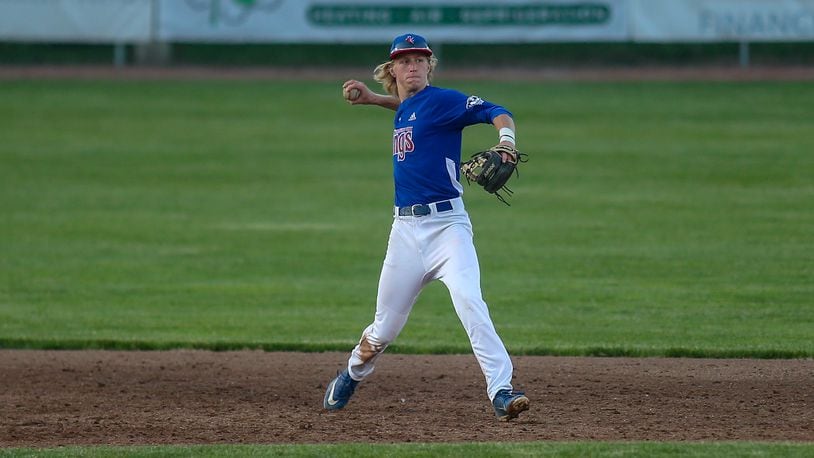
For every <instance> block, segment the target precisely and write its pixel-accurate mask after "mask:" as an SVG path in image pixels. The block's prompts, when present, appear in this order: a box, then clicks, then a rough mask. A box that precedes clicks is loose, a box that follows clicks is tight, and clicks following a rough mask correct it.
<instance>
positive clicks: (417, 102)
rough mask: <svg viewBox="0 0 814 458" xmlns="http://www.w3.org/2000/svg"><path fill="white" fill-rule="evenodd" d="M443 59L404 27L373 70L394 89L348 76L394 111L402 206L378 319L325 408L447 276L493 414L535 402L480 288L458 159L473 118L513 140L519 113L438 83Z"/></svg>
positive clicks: (362, 99) (336, 402)
mask: <svg viewBox="0 0 814 458" xmlns="http://www.w3.org/2000/svg"><path fill="white" fill-rule="evenodd" d="M436 64H437V59H436V58H435V56H433V54H432V50H431V49H430V47H429V45H428V44H427V41H426V40H425V39H424V38H423V37H421V36H419V35H416V34H406V35H401V36H398V37H396V38H395V40H393V44H392V46H391V48H390V60H389V61H387V62H384V63H383V64H381V65H379V66H378V67H376V70H375V73H374V76H375V78H376V81H378V82H380V83H382V86H383V87H384V89H385V91H387V93H388V94H389V95H384V94H376V93H373V92H372V91H371V90H370V89H368V87H367V86H366V85H365V84H364V83H361V82H359V81H355V80H350V81H347V82H346V83H345V84H344V86H343V89H344V91H345V94H346V97H347V98H348V99H349V100H348V101H349V102H350V103H351V104H353V105H356V104H372V105H378V106H382V107H386V108H389V109H392V110H395V111H396V115H395V120H394V130H393V177H394V182H395V208H394V221H393V226H392V228H391V232H390V240H389V242H388V246H387V254H386V256H385V260H384V265H383V266H382V271H381V276H380V278H379V289H378V296H377V300H376V314H375V317H374V320H373V323H372V324H370V325H369V326H368V327H367V328H366V329H365V330H364V331H363V332H362V338H361V339H360V341H359V344H358V345H356V347H355V348H354V349H353V351H352V352H351V355H350V359H349V360H348V367H347V369H346V370H345V371H343V372H342V373H340V374H339V375H338V376H337V377H336V378H335V379H333V380H332V381H331V383H329V384H328V388H327V390H326V393H325V398H324V401H323V405H324V407H325V408H326V409H328V410H338V409H341V408H343V407H345V405H346V404H347V403H348V401H349V400H350V398H351V395H352V394H353V392H354V390H355V389H356V385H357V384H358V383H359V382H361V381H362V380H364V379H365V378H367V377H368V376H369V375H370V374H371V373H372V372H373V369H374V364H375V362H376V360H377V359H378V358H379V357H380V356H381V354H382V352H383V351H384V349H385V348H386V347H387V345H388V344H390V343H391V342H392V341H393V340H394V339H395V338H396V336H398V334H399V333H400V332H401V330H402V328H403V327H404V325H405V324H406V322H407V318H408V316H409V314H410V311H411V309H412V307H413V304H414V303H415V301H416V299H417V298H418V295H419V293H420V292H421V290H422V289H423V287H424V286H425V285H427V284H428V283H429V282H430V281H433V280H440V281H442V282H443V283H444V284H445V285H446V287H447V289H448V290H449V292H450V295H451V297H452V303H453V305H454V307H455V312H456V313H457V314H458V317H459V318H460V320H461V323H462V324H463V326H464V328H465V329H466V333H467V335H468V336H469V341H470V343H471V345H472V350H473V352H474V353H475V357H476V358H477V360H478V363H479V364H480V368H481V370H482V371H483V374H484V376H485V377H486V389H487V395H488V396H489V399H490V400H491V401H492V406H493V407H494V409H495V414H496V415H497V417H498V418H499V419H501V420H509V419H512V418H515V417H517V416H518V415H519V414H520V413H521V412H523V411H525V410H528V408H529V400H528V398H527V397H526V396H524V395H523V393H520V392H515V391H513V390H512V385H511V379H512V369H513V368H512V362H511V359H510V358H509V354H508V353H507V352H506V348H505V347H504V345H503V342H502V341H501V340H500V337H499V336H498V335H497V332H496V331H495V327H494V325H493V324H492V320H491V318H490V316H489V310H488V307H487V305H486V303H485V302H484V301H483V298H482V294H481V288H480V267H479V265H478V258H477V254H476V252H475V246H474V244H473V242H472V224H471V222H470V220H469V215H468V214H467V212H466V210H465V209H464V204H463V200H462V199H461V195H462V194H463V187H462V186H461V183H460V165H461V164H460V162H461V138H462V131H463V129H464V128H465V127H466V126H469V125H473V124H478V123H488V124H493V125H494V126H495V128H496V129H497V130H498V132H499V142H500V143H501V144H507V145H512V146H513V145H514V143H515V134H514V129H515V126H514V121H513V120H512V116H511V113H509V111H508V110H506V109H505V108H503V107H501V106H498V105H495V104H492V103H489V102H487V101H484V100H482V99H481V98H479V97H476V96H466V95H465V94H462V93H460V92H457V91H453V90H450V89H442V88H438V87H434V86H431V85H430V82H431V79H432V72H433V70H434V68H435V66H436ZM357 91H358V92H357ZM349 94H353V95H354V96H356V98H354V97H353V96H350V95H349ZM351 99H352V100H351ZM503 156H504V157H503V159H504V161H507V160H508V161H513V162H516V161H517V157H514V156H512V155H510V154H507V153H504V154H503Z"/></svg>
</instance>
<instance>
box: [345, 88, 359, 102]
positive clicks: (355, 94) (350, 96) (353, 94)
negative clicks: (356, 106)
mask: <svg viewBox="0 0 814 458" xmlns="http://www.w3.org/2000/svg"><path fill="white" fill-rule="evenodd" d="M360 95H362V91H360V90H359V89H356V88H351V89H350V90H348V91H345V98H346V99H347V100H356V99H358V98H359V96H360Z"/></svg>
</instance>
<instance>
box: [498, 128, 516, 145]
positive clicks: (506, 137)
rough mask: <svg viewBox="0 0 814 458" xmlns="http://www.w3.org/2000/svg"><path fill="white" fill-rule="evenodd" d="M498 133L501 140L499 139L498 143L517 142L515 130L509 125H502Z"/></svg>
mask: <svg viewBox="0 0 814 458" xmlns="http://www.w3.org/2000/svg"><path fill="white" fill-rule="evenodd" d="M498 133H499V134H500V140H498V143H501V142H509V143H511V144H512V145H514V144H516V143H517V141H516V140H515V136H514V131H513V130H511V129H509V128H508V127H501V128H500V130H499V131H498Z"/></svg>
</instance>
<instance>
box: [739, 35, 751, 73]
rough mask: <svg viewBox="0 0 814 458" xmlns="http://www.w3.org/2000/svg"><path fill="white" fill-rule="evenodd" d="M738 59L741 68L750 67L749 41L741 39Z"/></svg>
mask: <svg viewBox="0 0 814 458" xmlns="http://www.w3.org/2000/svg"><path fill="white" fill-rule="evenodd" d="M738 60H739V61H740V65H741V68H748V67H749V42H748V41H741V42H740V46H739V47H738Z"/></svg>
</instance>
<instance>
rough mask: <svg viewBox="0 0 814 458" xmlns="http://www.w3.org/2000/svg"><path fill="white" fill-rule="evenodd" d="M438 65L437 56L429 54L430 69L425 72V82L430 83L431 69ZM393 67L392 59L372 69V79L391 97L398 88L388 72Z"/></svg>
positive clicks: (394, 79)
mask: <svg viewBox="0 0 814 458" xmlns="http://www.w3.org/2000/svg"><path fill="white" fill-rule="evenodd" d="M436 65H438V58H437V57H435V56H430V71H429V73H427V82H428V83H432V71H433V70H435V66H436ZM391 68H393V61H392V60H388V61H387V62H383V63H381V64H379V65H377V66H376V69H375V70H373V79H374V80H376V82H377V83H381V85H382V87H383V88H384V90H385V91H386V92H387V93H388V94H390V95H392V96H393V97H398V96H399V88H398V86H397V85H396V78H395V77H394V76H393V75H391V74H390V69H391Z"/></svg>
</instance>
